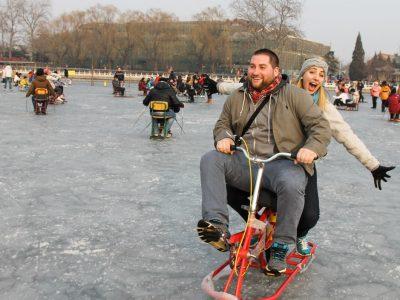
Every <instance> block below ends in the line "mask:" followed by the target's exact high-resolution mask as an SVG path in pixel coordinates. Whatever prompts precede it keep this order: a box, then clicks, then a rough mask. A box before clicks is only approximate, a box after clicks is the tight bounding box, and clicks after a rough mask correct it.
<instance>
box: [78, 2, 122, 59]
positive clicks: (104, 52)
mask: <svg viewBox="0 0 400 300" xmlns="http://www.w3.org/2000/svg"><path fill="white" fill-rule="evenodd" d="M118 14H119V11H118V9H117V8H116V7H115V6H113V5H100V4H97V5H96V6H93V7H91V8H89V9H88V10H87V18H88V22H89V26H86V28H89V27H90V29H91V30H92V33H94V34H92V36H91V38H92V43H91V44H92V47H91V48H92V49H91V51H95V54H96V60H97V64H99V63H100V64H103V63H104V64H106V65H108V66H109V67H111V65H112V64H113V62H114V57H115V53H116V52H117V49H116V38H117V26H116V24H115V21H116V17H117V15H118ZM103 60H104V61H103Z"/></svg>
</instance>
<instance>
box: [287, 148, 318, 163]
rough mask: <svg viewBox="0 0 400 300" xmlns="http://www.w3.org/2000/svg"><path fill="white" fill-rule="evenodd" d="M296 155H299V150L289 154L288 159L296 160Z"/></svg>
mask: <svg viewBox="0 0 400 300" xmlns="http://www.w3.org/2000/svg"><path fill="white" fill-rule="evenodd" d="M298 153H299V150H297V151H293V152H291V153H290V158H291V159H296V158H297V154H298ZM317 159H318V157H316V158H314V161H316V160H317Z"/></svg>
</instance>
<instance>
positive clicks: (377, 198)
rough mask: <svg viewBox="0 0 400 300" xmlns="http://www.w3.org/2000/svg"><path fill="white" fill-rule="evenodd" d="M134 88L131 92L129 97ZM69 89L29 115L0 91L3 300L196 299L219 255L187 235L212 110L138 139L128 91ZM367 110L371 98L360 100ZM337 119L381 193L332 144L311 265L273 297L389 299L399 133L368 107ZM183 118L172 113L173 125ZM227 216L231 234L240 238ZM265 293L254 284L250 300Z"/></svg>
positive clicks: (259, 279) (398, 234)
mask: <svg viewBox="0 0 400 300" xmlns="http://www.w3.org/2000/svg"><path fill="white" fill-rule="evenodd" d="M133 89H135V91H133ZM128 94H130V95H131V97H128V98H114V97H113V96H112V95H111V88H110V87H107V88H105V87H103V86H101V85H100V84H99V83H97V86H94V87H91V86H90V85H89V84H85V83H80V84H76V85H73V86H71V87H68V88H66V95H67V98H68V100H69V102H68V103H67V104H65V105H59V106H57V107H56V108H55V111H54V110H53V107H52V106H50V107H49V109H48V115H47V116H36V115H34V114H33V112H32V108H31V104H30V103H28V108H29V112H26V111H25V98H24V94H23V93H20V92H17V91H14V92H4V91H3V90H2V88H1V91H0V116H1V117H0V136H1V143H0V154H1V159H0V199H1V201H0V216H1V222H0V231H1V237H2V239H1V243H0V254H1V256H0V299H207V297H205V296H204V294H203V292H202V291H201V289H200V283H201V280H202V279H203V277H204V276H205V275H206V274H208V273H209V272H210V271H212V270H213V269H214V268H215V267H216V266H217V265H218V264H219V263H221V262H222V261H223V260H224V258H225V256H226V254H223V253H219V252H218V251H215V250H214V249H213V248H211V247H210V246H208V245H206V244H203V243H201V242H200V241H199V239H198V238H197V234H196V232H195V227H196V224H197V221H198V219H199V218H200V217H201V190H200V178H199V161H200V157H201V155H202V154H204V153H205V152H206V151H208V150H210V149H212V147H213V141H212V128H213V126H214V123H215V121H216V119H217V117H218V115H219V113H220V111H221V108H222V104H223V102H224V99H225V96H215V98H216V103H215V104H214V105H207V104H204V103H195V104H186V108H185V109H184V130H185V134H181V133H180V131H179V130H178V127H177V126H176V124H175V125H174V127H173V132H174V137H173V138H172V139H171V140H168V141H154V140H150V139H149V138H148V134H149V129H146V130H144V131H142V129H143V128H144V127H145V126H146V124H147V123H148V122H149V116H148V113H147V112H146V114H145V115H144V116H143V117H142V118H141V119H140V121H139V123H138V124H137V126H136V127H135V128H134V127H133V124H134V121H135V119H136V117H137V116H138V114H139V113H140V112H141V111H142V109H143V106H142V104H141V100H142V99H143V97H140V96H138V92H137V91H136V86H135V87H130V88H129V89H128ZM368 101H370V99H368ZM343 115H344V117H345V118H346V120H348V122H349V123H350V124H351V125H352V127H353V128H354V130H355V131H356V132H357V133H358V135H359V136H360V137H361V138H362V140H363V141H364V142H365V143H366V144H367V146H368V147H369V149H370V150H371V151H372V153H373V154H374V155H375V156H376V157H377V158H378V159H379V160H380V161H381V162H382V164H383V165H396V166H397V169H395V170H394V171H393V172H392V173H391V175H392V178H391V179H390V181H389V182H388V183H383V191H379V190H377V189H375V188H374V186H373V180H372V176H371V174H370V172H369V171H367V170H366V169H365V168H364V167H363V166H362V165H361V164H360V163H359V162H358V161H356V160H355V159H354V158H353V157H352V156H350V155H348V154H347V153H346V152H345V150H344V148H343V147H342V146H341V145H339V144H337V143H336V142H334V141H333V142H332V143H331V146H330V149H329V155H328V156H327V157H326V158H325V159H323V160H322V161H320V162H319V163H318V170H319V187H320V199H321V218H320V221H319V223H318V225H317V227H316V228H314V229H313V230H312V232H311V234H310V237H312V239H313V240H314V241H315V242H316V243H317V244H318V246H319V248H318V249H317V256H316V259H315V260H314V262H313V264H312V265H311V267H310V268H309V269H308V271H307V272H305V273H303V274H301V275H300V276H298V277H297V278H296V279H295V281H294V282H293V283H292V284H291V285H290V286H289V287H288V289H287V290H286V292H285V293H284V296H283V299H375V298H379V299H395V298H397V299H399V297H400V225H399V224H400V222H399V221H400V217H399V216H400V171H399V170H400V168H399V167H400V123H397V124H393V123H389V122H388V121H387V115H386V116H385V117H384V116H383V115H382V114H381V113H380V112H379V111H373V110H371V109H370V104H367V103H365V104H361V107H360V111H358V112H343ZM178 119H179V121H181V115H179V117H178ZM242 227H243V223H242V221H241V219H240V218H239V217H238V216H237V215H236V214H234V213H233V212H232V228H233V229H234V230H238V229H241V228H242ZM271 284H272V285H274V282H272V283H271V281H270V279H269V278H266V277H265V276H257V275H255V276H253V283H252V285H251V289H250V293H251V295H258V296H263V295H265V294H266V293H267V292H268V288H269V287H271Z"/></svg>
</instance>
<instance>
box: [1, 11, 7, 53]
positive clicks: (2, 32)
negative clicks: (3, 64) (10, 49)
mask: <svg viewBox="0 0 400 300" xmlns="http://www.w3.org/2000/svg"><path fill="white" fill-rule="evenodd" d="M4 13H5V12H4V11H3V10H2V9H1V8H0V56H1V57H3V56H4V53H5V49H6V40H5V39H6V31H5V20H4Z"/></svg>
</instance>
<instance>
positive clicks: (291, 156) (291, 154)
mask: <svg viewBox="0 0 400 300" xmlns="http://www.w3.org/2000/svg"><path fill="white" fill-rule="evenodd" d="M297 153H299V151H298V150H297V151H293V152H291V153H290V158H291V159H296V158H297Z"/></svg>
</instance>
